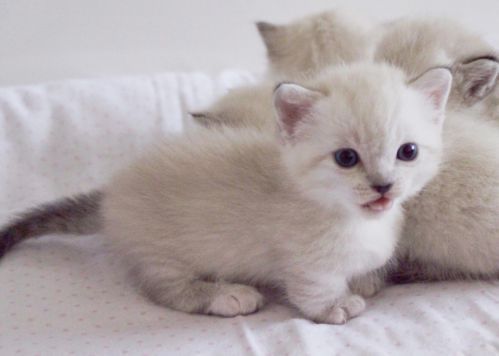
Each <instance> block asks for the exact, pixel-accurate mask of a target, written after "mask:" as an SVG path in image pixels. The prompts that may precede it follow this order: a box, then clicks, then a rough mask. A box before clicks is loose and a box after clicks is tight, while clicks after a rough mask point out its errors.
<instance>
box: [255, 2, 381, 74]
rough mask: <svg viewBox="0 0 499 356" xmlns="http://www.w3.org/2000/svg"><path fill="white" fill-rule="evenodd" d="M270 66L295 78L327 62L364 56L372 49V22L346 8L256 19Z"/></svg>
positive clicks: (275, 70)
mask: <svg viewBox="0 0 499 356" xmlns="http://www.w3.org/2000/svg"><path fill="white" fill-rule="evenodd" d="M257 28H258V31H259V33H260V36H261V37H262V40H263V42H264V44H265V47H266V49H267V56H268V59H269V63H270V66H271V68H272V70H273V72H274V74H277V76H283V77H286V78H290V77H293V78H297V77H300V76H302V75H311V74H314V73H315V72H317V71H318V70H321V69H323V68H324V67H326V66H329V65H333V64H341V63H343V62H353V61H358V60H367V59H369V58H371V56H372V53H373V52H374V41H373V39H374V38H373V31H372V28H373V25H371V23H370V22H369V21H367V20H366V19H364V18H360V17H359V15H357V14H355V15H354V14H353V13H349V12H347V11H345V10H334V11H328V12H323V13H320V14H317V15H312V16H308V17H305V18H303V19H300V20H298V21H295V22H292V23H289V24H286V25H275V24H271V23H268V22H258V23H257Z"/></svg>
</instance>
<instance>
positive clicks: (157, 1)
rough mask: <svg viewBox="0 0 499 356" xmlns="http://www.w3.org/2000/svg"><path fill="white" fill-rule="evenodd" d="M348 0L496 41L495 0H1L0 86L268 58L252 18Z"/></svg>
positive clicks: (208, 68)
mask: <svg viewBox="0 0 499 356" xmlns="http://www.w3.org/2000/svg"><path fill="white" fill-rule="evenodd" d="M337 6H341V7H343V8H350V9H353V10H355V11H358V12H360V13H361V14H363V15H369V16H371V17H372V18H374V19H376V20H379V21H381V20H386V19H392V18H395V17H399V16H404V15H423V16H448V17H452V18H457V19H459V20H461V21H462V22H463V23H464V24H466V25H468V26H470V27H471V28H473V29H475V30H476V31H477V32H479V33H482V34H483V35H485V37H486V38H487V39H488V40H490V41H491V42H492V43H493V44H495V45H496V46H497V45H498V44H499V21H498V14H499V0H418V1H408V0H337V1H330V0H329V1H328V0H185V1H181V0H143V1H140V0H85V1H81V0H0V86H5V85H15V84H27V83H36V82H44V81H51V80H59V79H64V78H77V77H101V76H114V75H135V74H149V73H154V72H160V71H204V72H210V73H214V72H218V71H220V70H222V69H227V68H237V69H247V70H250V71H254V72H259V71H262V70H263V69H264V67H265V51H264V48H263V45H262V44H261V42H260V39H259V37H258V35H257V32H256V30H255V27H254V22H255V21H257V20H267V21H273V22H287V21H289V20H291V19H294V18H298V17H301V16H303V15H306V14H310V13H314V12H319V11H322V10H325V9H332V8H335V7H337Z"/></svg>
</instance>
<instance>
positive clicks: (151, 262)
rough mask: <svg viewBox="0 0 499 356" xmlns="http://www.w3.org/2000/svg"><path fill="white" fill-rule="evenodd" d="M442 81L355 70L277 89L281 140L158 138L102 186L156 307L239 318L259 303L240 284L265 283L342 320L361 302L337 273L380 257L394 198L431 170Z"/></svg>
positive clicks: (113, 225)
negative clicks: (407, 79)
mask: <svg viewBox="0 0 499 356" xmlns="http://www.w3.org/2000/svg"><path fill="white" fill-rule="evenodd" d="M450 82H451V75H450V72H449V71H447V70H445V69H435V70H432V71H430V72H428V73H426V74H425V75H424V76H422V77H421V78H420V79H419V80H417V81H416V82H414V83H412V84H411V85H409V86H407V85H406V84H404V80H403V76H402V74H401V73H400V72H399V71H397V70H394V69H392V68H389V67H386V66H376V65H372V64H371V65H368V64H365V65H357V66H352V67H345V68H341V69H338V70H333V71H331V72H329V73H325V74H324V75H322V76H321V77H320V79H319V80H317V81H314V82H311V83H308V85H307V86H306V87H303V86H299V85H297V84H289V83H285V84H282V85H280V86H279V87H278V88H277V89H276V91H275V94H274V106H275V108H276V111H277V117H278V126H279V135H278V136H279V139H278V142H280V143H278V142H276V138H274V136H273V135H267V134H262V132H260V131H255V130H244V129H238V130H230V129H223V128H222V129H220V130H209V131H208V130H204V129H203V130H198V131H195V132H190V133H189V134H188V135H187V136H186V137H182V138H179V139H174V140H171V141H168V142H165V143H163V144H162V146H161V147H159V149H158V150H157V151H156V153H154V154H152V155H150V156H146V157H144V158H143V159H142V160H140V161H139V162H137V163H136V164H135V165H133V166H132V167H130V168H129V169H128V170H127V171H125V172H123V173H122V174H120V175H118V176H117V177H116V178H115V179H114V180H113V181H112V182H111V183H110V184H109V186H108V188H107V190H106V191H105V196H104V202H103V214H104V226H105V232H106V234H105V235H106V236H108V237H109V239H110V241H111V242H112V246H114V248H115V250H116V251H117V253H118V254H119V255H120V256H122V257H123V259H124V260H125V262H126V263H127V265H128V267H129V268H130V270H131V272H132V275H133V276H134V277H135V280H136V281H137V283H138V284H139V285H140V286H141V288H142V289H143V290H144V291H145V292H146V293H147V294H148V295H149V296H150V297H151V298H152V299H153V300H155V301H156V302H157V303H160V304H163V305H166V306H169V307H171V308H174V309H177V310H181V311H185V312H199V313H210V314H216V315H223V316H233V315H237V314H247V313H251V312H254V311H256V310H257V309H258V308H259V307H260V306H261V305H262V303H263V298H262V296H261V295H260V293H259V292H258V291H257V290H256V289H255V288H254V287H251V286H250V285H253V284H255V283H270V284H272V285H281V286H282V287H283V288H284V289H285V291H286V295H287V298H288V299H289V301H290V302H291V303H292V304H294V305H295V306H297V307H298V308H299V309H300V310H301V312H302V313H303V314H304V315H306V316H307V317H308V318H310V319H313V320H316V321H319V322H326V323H335V324H336V323H344V322H345V321H346V320H347V319H348V318H350V317H353V316H356V315H357V314H359V313H360V312H361V311H362V310H363V309H364V302H363V300H362V298H361V297H359V296H355V295H352V294H351V293H350V292H349V290H348V287H347V280H348V279H350V278H352V277H354V276H357V275H362V274H365V273H366V272H369V271H371V270H373V269H375V268H378V267H380V266H382V265H384V264H385V263H386V261H387V260H388V259H389V258H390V256H391V254H392V252H393V249H394V247H395V244H396V237H397V233H398V230H399V225H400V222H401V209H400V204H401V202H403V201H404V200H405V199H406V198H407V197H409V196H412V195H414V194H416V193H417V191H419V190H420V189H421V188H422V187H423V186H424V185H425V184H426V183H427V182H428V181H429V180H430V179H431V178H432V177H433V176H434V175H435V174H436V172H437V168H438V165H439V160H440V151H441V140H440V131H441V126H442V121H443V111H444V110H443V109H444V106H445V102H446V100H447V95H448V92H449V88H450ZM307 88H310V89H307Z"/></svg>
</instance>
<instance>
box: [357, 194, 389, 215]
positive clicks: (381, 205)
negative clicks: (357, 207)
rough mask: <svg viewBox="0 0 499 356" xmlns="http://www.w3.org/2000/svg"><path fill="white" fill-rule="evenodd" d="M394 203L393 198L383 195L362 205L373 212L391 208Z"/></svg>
mask: <svg viewBox="0 0 499 356" xmlns="http://www.w3.org/2000/svg"><path fill="white" fill-rule="evenodd" d="M392 205H393V200H392V199H390V198H387V197H381V198H378V199H376V200H373V201H371V202H369V203H366V204H364V205H362V207H363V208H365V209H369V210H371V211H373V212H382V211H386V210H388V209H390V208H391V207H392Z"/></svg>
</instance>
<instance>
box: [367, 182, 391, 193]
mask: <svg viewBox="0 0 499 356" xmlns="http://www.w3.org/2000/svg"><path fill="white" fill-rule="evenodd" d="M392 186H393V184H392V183H388V184H384V185H372V186H371V187H372V188H373V189H374V190H375V191H377V192H378V193H380V194H385V193H386V192H388V191H389V190H390V189H391V187H392Z"/></svg>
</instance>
